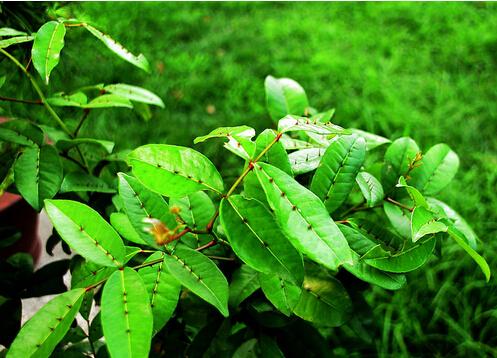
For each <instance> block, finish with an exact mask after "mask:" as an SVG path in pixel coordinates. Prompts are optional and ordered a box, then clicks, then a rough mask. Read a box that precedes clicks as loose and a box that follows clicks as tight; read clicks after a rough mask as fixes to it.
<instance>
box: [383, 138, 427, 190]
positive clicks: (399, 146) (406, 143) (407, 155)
mask: <svg viewBox="0 0 497 358" xmlns="http://www.w3.org/2000/svg"><path fill="white" fill-rule="evenodd" d="M419 152H420V150H419V147H418V145H417V144H416V142H415V141H414V140H412V139H411V138H409V137H402V138H399V139H397V140H395V141H394V142H393V143H392V144H390V145H389V146H388V149H387V150H386V152H385V164H384V165H383V169H382V179H381V180H382V183H383V188H384V189H385V191H386V192H389V191H390V189H391V188H392V187H393V186H394V185H395V184H396V183H397V181H398V179H399V177H400V176H402V175H405V174H406V173H407V171H408V169H409V164H410V163H411V162H412V161H413V160H414V159H415V158H416V154H418V153H419ZM415 170H417V169H415Z"/></svg>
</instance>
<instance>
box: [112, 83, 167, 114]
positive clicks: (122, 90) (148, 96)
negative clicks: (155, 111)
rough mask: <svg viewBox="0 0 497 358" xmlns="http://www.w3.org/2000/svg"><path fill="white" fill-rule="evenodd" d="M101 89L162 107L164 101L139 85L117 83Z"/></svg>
mask: <svg viewBox="0 0 497 358" xmlns="http://www.w3.org/2000/svg"><path fill="white" fill-rule="evenodd" d="M103 90H104V91H106V92H110V93H113V94H115V95H118V96H120V97H123V98H127V99H129V100H131V101H135V102H141V103H147V104H153V105H154V106H159V107H161V108H164V102H162V99H160V97H159V96H157V95H156V94H155V93H153V92H150V91H149V90H146V89H144V88H141V87H137V86H131V85H127V84H124V83H117V84H113V85H107V86H105V87H104V88H103Z"/></svg>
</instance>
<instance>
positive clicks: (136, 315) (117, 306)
mask: <svg viewBox="0 0 497 358" xmlns="http://www.w3.org/2000/svg"><path fill="white" fill-rule="evenodd" d="M101 319H102V328H103V332H104V337H105V341H106V343H107V349H108V350H109V353H110V355H111V356H112V357H148V353H149V351H150V343H151V340H152V328H153V316H152V310H151V308H150V302H149V297H148V293H147V289H146V287H145V284H144V283H143V281H142V279H141V277H140V275H139V274H138V273H136V272H135V271H133V270H132V269H130V268H129V267H125V268H124V269H123V270H118V271H116V272H114V273H113V274H112V276H111V277H109V279H108V280H107V282H106V283H105V286H104V289H103V292H102V302H101Z"/></svg>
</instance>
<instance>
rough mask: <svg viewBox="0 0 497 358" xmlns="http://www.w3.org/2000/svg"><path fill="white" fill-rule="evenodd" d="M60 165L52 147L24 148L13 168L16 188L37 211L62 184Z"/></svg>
mask: <svg viewBox="0 0 497 358" xmlns="http://www.w3.org/2000/svg"><path fill="white" fill-rule="evenodd" d="M62 175H63V174H62V163H61V162H60V158H59V155H58V154H57V151H56V150H55V148H54V147H53V146H50V145H44V146H42V147H35V148H26V149H24V151H23V153H22V154H21V156H20V157H19V158H18V159H17V161H16V163H15V166H14V178H15V183H16V187H17V189H18V190H19V192H20V193H21V195H22V196H23V198H24V199H25V200H26V201H27V202H28V203H29V204H30V205H31V206H32V207H33V208H35V209H36V210H37V211H40V210H41V209H42V207H43V200H45V199H51V198H53V197H54V196H55V194H57V192H58V191H59V188H60V185H61V183H62Z"/></svg>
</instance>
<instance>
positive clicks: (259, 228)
mask: <svg viewBox="0 0 497 358" xmlns="http://www.w3.org/2000/svg"><path fill="white" fill-rule="evenodd" d="M220 220H221V224H222V225H223V228H224V232H225V233H226V235H227V236H228V239H229V242H230V245H231V248H232V249H233V251H234V252H235V254H236V255H237V256H238V257H239V258H240V259H241V260H242V261H243V262H245V263H246V264H247V265H249V266H250V267H252V268H253V269H254V270H257V271H259V272H263V273H266V274H271V273H272V274H275V275H278V276H280V277H282V278H283V279H286V280H289V281H292V282H295V283H296V284H297V285H300V284H301V283H302V280H303V278H304V266H303V263H302V257H301V256H300V254H299V252H298V251H297V250H296V249H295V248H294V247H293V246H292V244H290V242H289V241H288V240H287V239H286V237H285V235H284V234H283V232H282V231H281V230H280V229H279V227H278V224H277V222H276V220H275V219H274V217H273V216H272V215H271V213H270V212H269V211H268V210H267V209H266V208H265V207H264V206H263V205H262V204H261V203H259V202H258V201H257V200H254V199H252V200H250V199H245V198H244V197H243V196H241V195H233V196H231V197H229V198H228V199H223V201H222V202H221V205H220Z"/></svg>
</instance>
